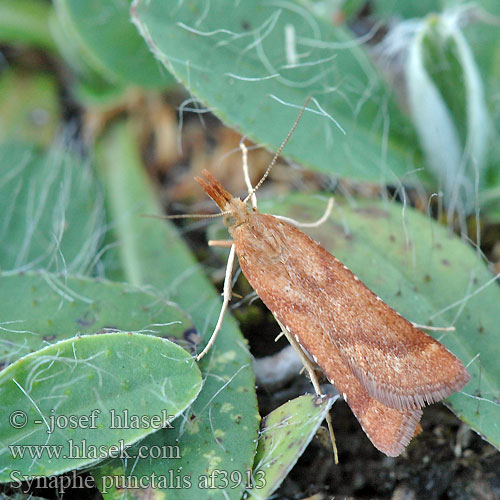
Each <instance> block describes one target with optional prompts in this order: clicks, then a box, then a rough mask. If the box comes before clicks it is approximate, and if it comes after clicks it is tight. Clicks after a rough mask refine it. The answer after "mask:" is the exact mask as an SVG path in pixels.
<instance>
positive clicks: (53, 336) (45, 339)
mask: <svg viewBox="0 0 500 500" xmlns="http://www.w3.org/2000/svg"><path fill="white" fill-rule="evenodd" d="M55 338H56V336H55V335H44V336H43V340H44V341H45V342H52V341H53V340H55Z"/></svg>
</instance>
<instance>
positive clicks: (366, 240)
mask: <svg viewBox="0 0 500 500" xmlns="http://www.w3.org/2000/svg"><path fill="white" fill-rule="evenodd" d="M337 202H338V203H337V210H336V211H334V214H333V215H332V216H331V217H330V218H329V219H328V221H327V222H325V223H324V224H322V225H321V226H320V227H318V228H315V229H307V230H306V232H307V233H308V234H309V235H310V236H311V237H312V238H314V239H315V240H316V241H318V242H320V243H321V245H323V246H324V247H325V248H326V249H327V250H328V251H329V252H331V253H332V254H334V255H335V256H336V257H337V258H338V259H340V260H341V261H342V262H343V263H344V264H346V265H347V266H348V267H349V268H350V269H351V270H352V271H353V272H354V273H355V274H356V275H357V276H358V277H359V278H360V279H361V280H362V281H363V282H364V283H365V284H366V285H367V286H368V287H369V288H370V289H372V290H373V291H374V292H375V293H376V294H377V295H378V296H380V297H381V298H382V299H383V300H384V301H385V302H386V303H387V304H389V305H390V306H391V307H392V308H394V309H395V310H396V311H398V312H400V313H401V314H402V315H403V316H404V317H406V318H407V319H408V320H410V321H413V322H416V323H418V324H421V325H430V326H432V325H433V326H440V327H448V326H454V327H455V328H456V330H455V331H447V332H440V331H437V332H433V331H430V332H429V333H430V334H431V335H433V336H434V337H435V338H437V339H438V340H439V341H440V342H441V343H443V344H444V345H445V346H446V347H447V348H448V349H450V351H452V352H453V353H454V354H455V355H456V356H458V357H459V358H460V359H461V360H462V361H463V362H464V364H465V366H466V367H467V370H468V371H469V373H470V375H471V381H470V382H469V384H468V385H467V386H466V387H465V388H464V389H463V390H462V391H461V392H460V393H457V394H454V395H453V396H451V397H450V398H448V399H447V400H446V405H447V406H448V407H450V408H451V409H452V410H453V412H454V413H455V414H456V415H457V416H459V417H460V418H461V419H462V420H463V421H464V422H466V423H468V424H469V425H470V426H471V427H472V428H473V429H475V430H476V431H477V432H478V433H479V434H481V436H483V437H484V439H486V440H487V441H489V442H490V443H492V444H493V445H494V446H496V447H497V448H498V447H500V402H499V399H498V398H499V394H500V365H499V363H498V359H500V336H499V330H498V304H499V303H500V289H499V287H498V284H497V283H496V279H495V277H494V276H493V275H492V274H491V273H490V271H489V270H488V268H487V266H486V265H485V264H484V262H483V261H482V259H481V256H480V254H479V253H476V252H474V251H473V250H472V249H471V248H470V247H469V246H468V245H467V244H465V243H464V242H463V241H461V240H460V239H459V238H458V237H456V236H455V235H454V234H453V233H451V232H449V231H448V230H447V229H446V228H444V227H442V226H440V225H439V224H437V223H436V222H435V221H433V220H432V219H429V218H428V217H426V216H423V215H422V214H420V213H419V212H417V211H415V210H413V209H411V208H409V207H402V206H401V205H398V204H395V203H390V202H377V201H353V202H352V205H348V204H346V203H345V202H342V201H340V200H337ZM325 204H326V202H325V201H324V200H322V199H320V198H314V197H312V196H301V195H293V196H289V197H287V198H284V199H282V200H280V201H279V202H274V203H270V202H267V203H265V204H264V203H261V210H262V211H263V212H268V213H273V214H280V215H286V216H288V217H292V218H295V219H298V220H300V221H305V220H307V221H310V220H315V219H316V218H319V217H320V216H321V214H322V212H323V211H324V208H325Z"/></svg>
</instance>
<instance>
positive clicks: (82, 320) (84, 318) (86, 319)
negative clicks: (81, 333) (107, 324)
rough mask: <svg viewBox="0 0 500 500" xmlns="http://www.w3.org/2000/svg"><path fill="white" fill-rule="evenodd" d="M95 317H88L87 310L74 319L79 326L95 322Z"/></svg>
mask: <svg viewBox="0 0 500 500" xmlns="http://www.w3.org/2000/svg"><path fill="white" fill-rule="evenodd" d="M95 321H96V319H95V317H92V318H90V317H89V312H88V311H87V312H86V313H85V314H84V315H83V316H82V317H81V318H78V319H77V320H76V322H77V323H78V324H79V325H80V326H83V327H85V326H91V325H93V324H94V323H95Z"/></svg>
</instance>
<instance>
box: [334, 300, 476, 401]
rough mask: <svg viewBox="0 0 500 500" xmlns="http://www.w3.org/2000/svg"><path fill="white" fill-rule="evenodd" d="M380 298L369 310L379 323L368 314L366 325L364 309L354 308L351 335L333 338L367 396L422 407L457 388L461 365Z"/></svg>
mask: <svg viewBox="0 0 500 500" xmlns="http://www.w3.org/2000/svg"><path fill="white" fill-rule="evenodd" d="M378 302H379V303H378V304H374V305H373V307H372V308H371V309H369V311H370V314H371V315H372V316H375V317H378V318H379V320H378V321H377V322H374V321H373V318H372V319H371V322H370V324H369V325H367V324H366V323H365V322H364V321H363V314H365V313H364V312H362V311H358V321H357V322H356V323H354V329H352V330H351V332H349V336H348V337H347V335H344V334H343V333H342V332H340V333H337V334H335V335H334V336H333V337H332V341H333V343H334V344H335V345H336V346H337V348H338V349H339V351H340V352H341V354H342V356H343V357H344V359H345V360H346V361H347V363H348V365H349V367H350V368H351V370H352V371H353V373H354V374H355V375H356V377H357V378H358V380H359V381H360V382H361V384H362V385H363V387H364V388H365V389H366V391H367V392H368V394H370V396H372V397H374V398H375V399H377V400H379V401H380V402H382V403H383V404H384V405H386V406H389V407H392V408H396V409H400V410H401V409H406V408H421V407H423V406H425V405H426V404H430V403H434V402H437V401H440V400H442V399H444V398H446V397H448V396H450V395H451V394H453V393H454V392H456V391H459V390H460V389H461V388H462V387H463V386H464V385H465V384H466V383H467V382H468V381H469V379H470V377H469V374H468V373H467V371H466V369H465V367H464V365H463V364H462V362H461V361H460V360H459V359H458V358H457V357H456V356H454V355H453V354H452V353H451V352H450V351H448V349H446V348H445V347H444V346H443V345H442V344H440V343H439V342H437V341H436V340H435V339H433V338H432V337H431V336H430V335H427V334H426V333H424V332H422V331H420V330H418V329H417V328H415V327H414V326H413V325H412V324H411V323H409V322H408V321H406V320H405V319H404V318H402V317H401V316H399V315H398V314H397V313H395V312H394V311H392V309H390V307H389V306H388V305H387V304H385V303H383V302H380V301H378ZM387 309H389V310H390V311H391V312H392V314H390V315H389V314H388V313H387ZM381 366H383V369H382V370H380V369H379V367H381Z"/></svg>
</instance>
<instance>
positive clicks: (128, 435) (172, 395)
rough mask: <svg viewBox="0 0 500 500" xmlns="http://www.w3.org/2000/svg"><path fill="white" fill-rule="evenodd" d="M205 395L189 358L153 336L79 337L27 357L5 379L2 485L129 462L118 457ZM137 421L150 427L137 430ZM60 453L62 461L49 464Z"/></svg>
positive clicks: (0, 412) (1, 392)
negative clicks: (106, 461)
mask: <svg viewBox="0 0 500 500" xmlns="http://www.w3.org/2000/svg"><path fill="white" fill-rule="evenodd" d="M200 388H201V376H200V372H199V370H198V367H197V366H196V363H194V362H193V359H192V357H191V356H190V355H189V354H188V353H187V352H186V351H184V350H183V349H181V348H180V347H179V346H177V345H175V344H174V343H172V342H170V341H168V340H165V339H160V338H157V337H151V336H149V335H133V334H126V333H111V334H109V333H108V334H103V335H90V336H85V337H75V338H72V339H67V340H63V341H61V342H58V343H57V344H54V345H50V346H48V347H45V348H43V349H41V350H40V351H36V352H34V353H32V354H28V355H27V356H25V357H23V358H21V359H19V360H17V361H16V362H15V363H13V364H11V365H10V366H9V367H7V368H6V369H5V370H3V371H2V372H0V398H1V400H2V408H1V409H0V421H1V422H2V426H1V431H0V442H1V443H3V445H2V447H1V448H0V482H8V481H12V479H13V478H12V476H11V473H13V472H14V471H20V472H21V474H22V475H25V476H35V475H42V476H46V475H52V474H60V473H62V472H65V471H68V470H71V469H74V468H79V467H83V466H86V465H88V464H90V463H93V462H96V461H98V460H102V458H104V457H106V456H109V455H110V454H113V453H114V454H115V456H122V457H123V459H126V458H127V453H126V452H123V451H120V450H125V451H127V448H128V445H130V444H132V443H135V442H136V441H138V440H140V439H142V438H143V437H144V436H146V435H148V434H150V433H152V432H154V431H155V430H156V429H157V428H159V427H162V426H163V425H165V424H167V425H172V426H174V425H179V424H178V423H175V424H171V420H173V419H174V418H175V417H176V416H177V415H179V414H180V413H181V412H182V411H183V410H184V409H185V408H186V407H187V406H188V405H189V404H190V403H191V402H192V401H193V399H194V398H195V397H196V395H197V394H198V392H199V390H200ZM125 411H128V412H129V417H127V416H126V414H125V413H124V412H125ZM93 412H94V413H93ZM98 412H100V413H98ZM162 412H163V413H162ZM92 415H95V416H96V418H95V420H92V419H91V416H92ZM133 415H135V416H137V417H138V418H139V419H142V417H143V416H145V419H146V420H145V421H144V420H139V424H136V423H134V419H135V418H136V417H133ZM153 416H158V417H157V419H158V420H157V422H156V423H155V422H154V421H153V420H152V417H153ZM150 417H151V418H150ZM53 423H55V426H53V425H52V424H53ZM136 427H139V428H136ZM7 443H8V444H7ZM113 445H114V447H115V448H114V451H113V448H110V447H112V446H113ZM23 446H30V447H31V448H29V449H27V448H24V449H23ZM48 447H52V448H50V449H49V448H48ZM29 450H31V451H32V452H37V451H39V452H40V455H41V456H39V457H36V458H34V457H31V456H30V454H29ZM56 450H59V453H60V456H59V457H57V456H55V455H52V457H50V456H49V454H50V452H52V453H58V452H57V451H56ZM144 450H146V449H144ZM21 453H24V456H22V455H21ZM128 459H129V460H132V459H133V457H130V458H128ZM15 474H17V472H16V473H15Z"/></svg>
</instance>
